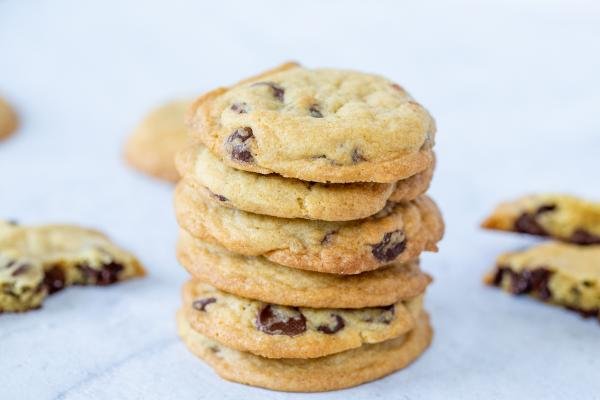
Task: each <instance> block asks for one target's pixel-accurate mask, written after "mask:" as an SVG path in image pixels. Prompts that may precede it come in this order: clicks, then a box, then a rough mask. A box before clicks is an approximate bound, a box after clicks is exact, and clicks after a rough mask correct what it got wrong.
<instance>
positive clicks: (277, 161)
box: [189, 63, 435, 183]
mask: <svg viewBox="0 0 600 400" xmlns="http://www.w3.org/2000/svg"><path fill="white" fill-rule="evenodd" d="M189 124H190V126H191V128H192V130H193V131H195V132H196V134H197V135H198V136H199V138H200V139H201V141H202V142H203V143H204V144H205V145H206V146H207V147H208V148H209V149H210V150H211V151H212V152H213V153H214V154H216V155H218V156H219V158H221V159H222V160H223V162H225V163H226V164H228V165H230V166H232V167H234V168H238V169H243V170H247V171H253V172H258V173H262V174H268V173H272V172H276V173H279V174H281V175H283V176H286V177H293V178H298V179H301V180H308V181H316V182H339V183H342V182H394V181H397V180H400V179H405V178H408V177H410V176H412V175H414V174H416V173H418V172H420V171H423V170H424V169H426V168H427V167H428V166H429V165H430V164H431V162H432V154H431V148H432V146H433V142H434V134H435V123H434V121H433V119H432V117H431V116H430V115H429V113H428V112H427V110H425V109H424V108H423V107H422V106H421V105H420V104H418V103H417V102H415V101H414V100H413V99H412V97H411V96H410V95H409V94H408V93H407V92H406V91H405V90H404V89H403V88H402V87H400V86H399V85H397V84H395V83H394V82H392V81H389V80H388V79H385V78H383V77H381V76H377V75H371V74H365V73H360V72H354V71H345V70H335V69H307V68H303V67H300V66H299V65H297V64H292V63H289V64H284V65H282V66H280V67H279V68H276V69H274V70H271V71H268V72H265V73H263V74H261V75H259V76H256V77H253V78H249V79H247V80H245V81H242V82H240V83H238V84H236V85H234V86H233V87H231V88H219V89H216V90H213V91H211V92H209V93H207V94H205V95H203V96H202V97H200V98H199V99H198V100H196V102H195V103H194V105H193V106H192V108H191V111H190V115H189Z"/></svg>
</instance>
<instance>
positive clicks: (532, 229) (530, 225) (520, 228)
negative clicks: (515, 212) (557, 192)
mask: <svg viewBox="0 0 600 400" xmlns="http://www.w3.org/2000/svg"><path fill="white" fill-rule="evenodd" d="M554 210H556V205H555V204H547V205H543V206H541V207H539V208H538V209H537V210H536V211H535V212H533V213H528V212H525V213H523V214H521V215H520V216H519V218H517V220H516V221H515V226H514V230H515V231H517V232H521V233H529V234H530V235H537V236H548V232H546V230H545V229H544V228H543V227H542V226H541V225H540V224H539V222H538V221H537V217H538V216H540V215H542V214H545V213H547V212H551V211H554Z"/></svg>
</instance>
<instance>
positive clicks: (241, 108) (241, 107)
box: [230, 103, 248, 114]
mask: <svg viewBox="0 0 600 400" xmlns="http://www.w3.org/2000/svg"><path fill="white" fill-rule="evenodd" d="M230 109H231V111H234V112H236V113H238V114H246V113H247V112H248V104H246V103H233V104H232V105H231V107H230Z"/></svg>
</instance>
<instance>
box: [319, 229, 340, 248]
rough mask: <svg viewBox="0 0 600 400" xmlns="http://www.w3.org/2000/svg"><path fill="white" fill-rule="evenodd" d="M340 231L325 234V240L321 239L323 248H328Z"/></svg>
mask: <svg viewBox="0 0 600 400" xmlns="http://www.w3.org/2000/svg"><path fill="white" fill-rule="evenodd" d="M337 232H338V231H337V230H335V231H329V232H327V233H326V234H325V236H323V239H321V246H327V245H328V244H330V243H331V240H332V239H333V236H334V235H335V234H336V233H337Z"/></svg>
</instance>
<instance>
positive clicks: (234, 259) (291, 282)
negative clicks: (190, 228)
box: [177, 231, 431, 308]
mask: <svg viewBox="0 0 600 400" xmlns="http://www.w3.org/2000/svg"><path fill="white" fill-rule="evenodd" d="M177 258H178V260H179V262H180V263H181V264H182V265H183V266H184V267H185V268H186V269H187V270H188V272H189V273H190V274H191V275H192V276H193V277H195V278H198V279H200V280H202V281H204V282H207V283H209V284H211V285H212V286H215V287H217V288H219V289H221V290H223V291H226V292H229V293H233V294H235V295H238V296H240V297H247V298H250V299H257V300H261V301H264V302H266V303H275V304H283V305H288V306H300V307H314V308H364V307H377V306H386V305H389V304H393V303H396V302H398V301H400V300H406V299H410V298H413V297H416V296H418V295H419V294H421V293H423V292H424V291H425V288H426V287H427V285H428V284H429V283H430V282H431V278H430V277H429V275H427V274H425V273H423V272H421V270H420V269H419V266H418V263H417V262H409V263H406V264H399V263H395V264H392V265H390V266H389V267H383V268H379V269H376V270H375V271H372V272H364V273H362V274H356V275H336V274H325V273H320V272H312V271H303V270H300V269H297V268H289V267H285V266H283V265H279V264H275V263H273V262H271V261H269V260H268V259H266V258H265V257H249V256H242V255H239V254H235V253H231V252H229V251H227V250H225V249H224V248H222V247H220V246H217V245H211V244H208V243H204V242H202V241H200V240H198V239H194V238H192V237H191V236H190V235H189V234H188V233H186V232H185V231H182V232H181V234H180V238H179V243H178V246H177Z"/></svg>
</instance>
